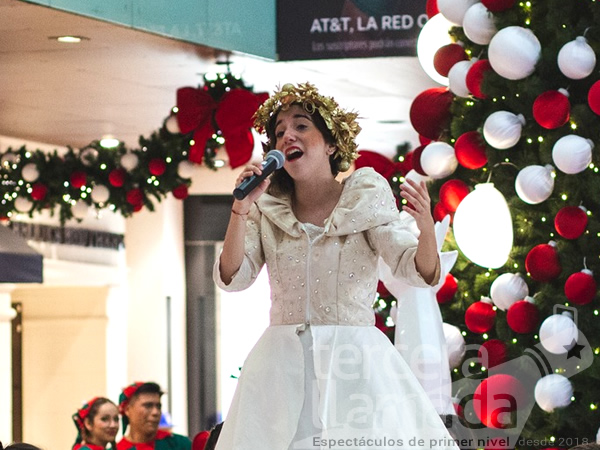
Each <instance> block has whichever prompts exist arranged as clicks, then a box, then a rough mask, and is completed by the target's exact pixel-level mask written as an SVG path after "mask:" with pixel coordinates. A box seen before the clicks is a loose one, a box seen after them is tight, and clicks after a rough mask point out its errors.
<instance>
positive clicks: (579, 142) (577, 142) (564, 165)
mask: <svg viewBox="0 0 600 450" xmlns="http://www.w3.org/2000/svg"><path fill="white" fill-rule="evenodd" d="M593 148H594V142H593V141H592V140H591V139H585V138H583V137H581V136H577V135H575V134H569V135H567V136H563V137H561V138H560V139H559V140H558V141H556V143H555V144H554V147H552V161H554V164H555V165H556V167H557V168H558V169H559V170H560V171H562V172H564V173H566V174H569V175H573V174H576V173H579V172H583V171H584V170H585V169H586V167H587V166H589V164H590V163H591V162H592V149H593Z"/></svg>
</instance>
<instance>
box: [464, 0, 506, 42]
mask: <svg viewBox="0 0 600 450" xmlns="http://www.w3.org/2000/svg"><path fill="white" fill-rule="evenodd" d="M463 29H464V32H465V35H466V36H467V37H468V38H469V39H470V40H471V41H473V42H474V43H476V44H479V45H488V44H489V43H490V41H491V40H492V37H494V35H495V34H496V33H497V32H498V29H497V28H496V24H495V23H494V16H493V14H492V13H491V12H490V11H489V10H488V9H487V8H486V7H485V6H484V5H483V3H475V4H474V5H471V6H470V7H469V9H467V12H466V13H465V17H464V18H463Z"/></svg>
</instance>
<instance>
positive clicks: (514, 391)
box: [473, 373, 526, 428]
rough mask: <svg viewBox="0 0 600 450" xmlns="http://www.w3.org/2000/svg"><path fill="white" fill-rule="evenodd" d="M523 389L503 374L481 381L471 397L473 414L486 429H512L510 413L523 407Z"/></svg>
mask: <svg viewBox="0 0 600 450" xmlns="http://www.w3.org/2000/svg"><path fill="white" fill-rule="evenodd" d="M525 401H526V392H525V388H524V387H523V385H522V384H521V382H520V381H519V380H518V379H517V378H515V377H513V376H512V375H507V374H504V373H499V374H496V375H492V376H491V377H489V378H486V379H485V380H483V381H482V382H481V383H480V384H479V386H477V389H475V394H474V396H473V409H474V410H475V414H476V415H477V417H478V418H479V420H480V421H481V423H483V424H484V425H485V426H486V427H488V428H512V427H513V426H514V425H515V424H513V423H512V420H513V418H512V414H511V413H512V412H514V411H516V410H518V409H519V408H520V407H522V406H524V403H525Z"/></svg>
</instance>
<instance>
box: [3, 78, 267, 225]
mask: <svg viewBox="0 0 600 450" xmlns="http://www.w3.org/2000/svg"><path fill="white" fill-rule="evenodd" d="M182 91H186V92H188V93H190V92H192V93H193V92H203V93H205V94H206V98H204V97H203V99H204V100H205V103H210V105H208V106H207V105H204V104H202V103H201V102H200V103H199V104H198V103H197V104H196V106H198V105H199V107H200V108H204V109H205V111H204V115H203V116H202V118H203V120H204V121H205V122H207V123H208V124H209V126H205V127H204V129H203V131H207V130H210V131H211V133H210V135H208V136H206V138H205V139H204V141H203V143H202V145H203V147H202V149H201V151H199V149H198V144H197V134H198V127H190V126H189V125H188V126H187V128H186V129H185V131H184V132H180V127H179V125H180V122H182V116H184V117H187V118H188V124H189V118H190V117H193V116H194V111H191V114H190V111H189V108H187V106H188V105H179V102H180V101H181V98H182V97H181V95H180V94H181V92H182ZM177 94H178V95H177V100H178V106H177V107H176V108H173V112H172V114H171V115H170V116H169V117H167V118H166V119H165V121H164V122H163V125H162V126H161V128H160V129H159V130H157V131H155V132H153V133H152V134H151V136H150V137H144V136H140V138H139V148H127V147H126V146H125V145H124V144H122V143H121V144H119V146H118V147H116V148H104V147H103V146H102V145H100V141H93V142H91V143H90V144H88V145H87V146H85V147H84V148H81V149H73V148H71V147H67V150H66V152H65V151H63V152H60V153H59V152H58V151H57V150H54V151H53V152H50V153H48V152H44V151H42V150H29V149H28V148H27V147H25V146H22V147H20V148H18V149H15V148H12V147H9V148H8V149H7V150H6V151H5V152H4V153H2V155H1V156H0V179H1V180H2V184H1V185H0V219H2V220H11V219H13V218H14V217H15V215H17V214H27V215H29V216H30V217H33V215H34V214H35V213H39V212H42V211H45V210H49V211H50V212H51V214H52V215H54V214H58V216H59V219H60V222H61V224H63V225H64V223H65V222H66V221H67V220H70V219H75V220H78V221H80V220H82V219H83V218H84V217H86V216H87V214H88V210H89V209H90V208H94V209H95V210H97V211H100V210H103V209H108V210H111V211H114V212H117V213H120V214H121V215H122V216H124V217H129V216H131V215H132V214H133V213H135V212H137V211H140V210H141V209H143V208H144V207H145V208H147V209H148V210H150V211H154V205H155V202H160V201H162V199H163V198H165V197H166V195H167V194H169V193H172V194H173V196H174V197H175V198H177V199H184V198H186V197H187V196H188V189H189V187H190V184H191V178H192V175H193V172H194V170H195V166H196V165H197V164H201V163H204V165H205V166H206V167H208V168H210V169H213V170H216V169H217V164H216V160H217V152H218V151H219V150H220V149H221V148H223V146H224V144H225V137H224V133H223V131H222V128H225V129H227V130H231V129H232V128H234V129H235V133H237V134H231V140H232V142H233V143H234V144H235V145H232V146H231V147H232V150H227V149H226V151H227V153H228V156H229V159H230V166H231V167H232V168H234V167H236V166H238V165H241V164H244V163H245V162H247V161H248V160H249V159H250V157H251V152H250V153H248V152H247V151H245V152H244V153H243V154H242V155H239V154H236V153H233V149H237V144H238V142H239V141H240V137H239V136H240V135H241V134H240V133H243V136H242V139H244V140H245V141H247V139H248V137H249V138H250V139H252V135H251V131H250V128H251V124H250V125H248V124H247V122H248V120H247V119H246V120H245V121H244V122H243V123H240V119H239V117H238V116H237V113H233V112H231V111H232V110H233V111H237V110H240V109H245V110H246V115H248V114H250V116H251V115H252V114H253V113H254V111H256V108H258V105H259V101H260V100H261V99H262V98H263V95H262V94H261V95H254V94H252V93H251V88H249V87H247V86H245V84H244V83H243V81H242V80H241V79H240V78H239V77H236V76H234V75H232V74H231V73H229V72H227V73H223V74H217V75H214V76H210V75H205V76H204V85H203V86H202V87H199V88H181V89H179V90H178V93H177ZM248 98H249V100H250V101H248ZM225 99H229V101H228V102H227V103H226V106H227V108H222V105H223V103H225ZM186 108H187V109H186ZM252 108H254V110H252ZM219 111H221V112H220V115H219ZM217 118H218V119H220V122H221V123H222V124H223V126H221V125H220V123H219V121H218V120H216V119H217ZM198 125H199V126H200V125H202V124H198ZM204 125H206V124H204ZM227 138H228V139H227V140H228V142H229V136H227ZM251 145H252V146H253V145H254V144H253V141H251ZM232 155H233V157H232ZM192 156H194V157H193V158H192Z"/></svg>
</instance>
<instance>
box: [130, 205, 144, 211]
mask: <svg viewBox="0 0 600 450" xmlns="http://www.w3.org/2000/svg"><path fill="white" fill-rule="evenodd" d="M143 207H144V204H143V203H139V204H137V205H133V212H139V211H141V210H142V208H143Z"/></svg>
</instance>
